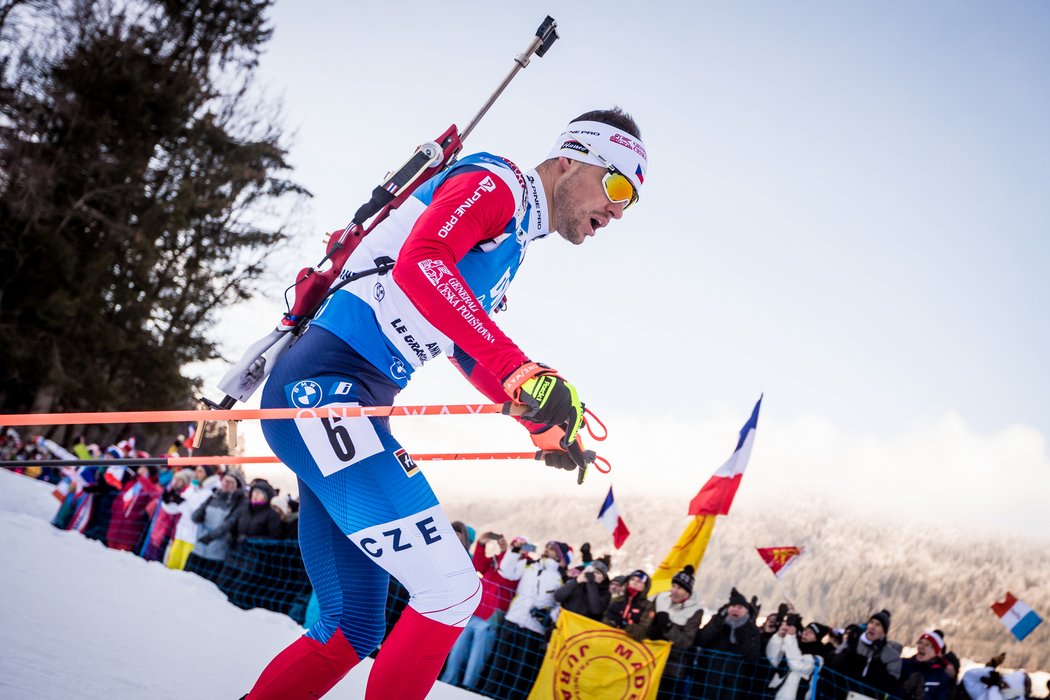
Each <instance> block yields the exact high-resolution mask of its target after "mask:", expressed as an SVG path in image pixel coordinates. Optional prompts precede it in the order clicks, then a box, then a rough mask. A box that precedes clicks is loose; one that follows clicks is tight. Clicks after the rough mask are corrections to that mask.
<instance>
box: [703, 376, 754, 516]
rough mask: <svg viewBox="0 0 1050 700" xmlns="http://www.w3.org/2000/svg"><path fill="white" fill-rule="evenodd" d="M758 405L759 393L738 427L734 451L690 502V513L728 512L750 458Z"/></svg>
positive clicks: (717, 513)
mask: <svg viewBox="0 0 1050 700" xmlns="http://www.w3.org/2000/svg"><path fill="white" fill-rule="evenodd" d="M761 407H762V397H761V396H759V397H758V403H756V404H755V408H754V410H752V411H751V417H750V418H748V419H747V423H745V424H744V427H743V428H741V429H740V439H739V440H738V441H737V443H736V449H735V450H733V454H732V455H731V456H730V457H729V459H728V460H726V463H725V464H723V465H722V466H721V467H719V468H718V470H717V471H715V473H714V474H713V475H712V476H711V478H710V479H708V480H707V483H706V484H704V487H703V488H702V489H700V493H698V494H696V496H694V497H693V500H692V501H690V502H689V514H690V515H729V506H731V505H732V504H733V497H734V496H736V490H737V489H738V488H740V480H741V479H742V478H743V477H744V470H745V469H747V461H748V460H749V459H750V458H751V446H752V445H754V443H755V430H756V429H757V428H758V411H759V409H760V408H761Z"/></svg>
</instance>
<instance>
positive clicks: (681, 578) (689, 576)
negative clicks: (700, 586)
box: [671, 564, 696, 594]
mask: <svg viewBox="0 0 1050 700" xmlns="http://www.w3.org/2000/svg"><path fill="white" fill-rule="evenodd" d="M694 571H696V569H694V568H693V567H692V566H691V565H690V564H686V565H685V568H684V569H682V570H681V571H679V572H678V573H677V574H675V575H674V578H672V579H671V583H673V584H676V585H678V586H681V587H682V588H683V589H685V592H686V593H689V594H692V592H693V582H694V581H695V579H694V578H693V572H694Z"/></svg>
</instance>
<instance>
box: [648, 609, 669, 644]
mask: <svg viewBox="0 0 1050 700" xmlns="http://www.w3.org/2000/svg"><path fill="white" fill-rule="evenodd" d="M670 628H671V618H670V617H668V615H667V613H666V612H658V613H656V615H655V616H654V617H653V619H652V620H651V621H650V622H649V632H648V634H647V635H646V636H647V637H648V638H649V639H652V640H653V641H659V640H661V639H667V630H669V629H670Z"/></svg>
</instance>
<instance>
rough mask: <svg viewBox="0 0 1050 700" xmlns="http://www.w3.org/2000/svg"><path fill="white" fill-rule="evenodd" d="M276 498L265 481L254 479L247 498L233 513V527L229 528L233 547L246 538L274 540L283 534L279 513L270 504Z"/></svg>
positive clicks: (272, 488)
mask: <svg viewBox="0 0 1050 700" xmlns="http://www.w3.org/2000/svg"><path fill="white" fill-rule="evenodd" d="M276 497H277V491H276V490H275V489H274V487H273V486H272V485H271V484H270V482H269V481H267V480H266V479H255V480H253V481H252V485H251V488H250V489H249V490H248V498H247V499H246V500H243V501H242V502H241V504H240V506H238V508H237V512H236V513H234V515H233V517H232V520H233V526H232V527H231V528H230V534H231V535H232V542H231V544H233V545H234V546H237V545H238V544H240V543H242V542H244V541H245V540H246V539H248V538H252V537H258V538H263V539H270V540H276V539H280V538H281V536H282V535H283V534H284V523H283V521H282V518H281V513H280V511H278V510H277V508H275V507H274V506H273V505H271V504H270V501H272V500H273V499H274V498H276Z"/></svg>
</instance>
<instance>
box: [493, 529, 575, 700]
mask: <svg viewBox="0 0 1050 700" xmlns="http://www.w3.org/2000/svg"><path fill="white" fill-rule="evenodd" d="M524 547H525V546H524V545H523V546H522V547H511V550H510V551H509V552H507V553H506V554H505V555H504V556H503V562H502V563H501V564H500V572H501V574H502V575H504V576H505V577H506V578H513V574H515V573H516V569H517V568H518V567H522V566H523V567H524V571H523V572H522V574H521V579H520V580H519V581H518V588H517V591H516V593H515V595H514V600H512V601H511V603H510V608H509V609H508V610H507V615H506V617H505V618H504V621H503V624H502V626H501V627H500V630H499V635H498V637H497V638H496V648H495V650H494V651H493V653H492V666H491V667H490V668H489V672H488V674H487V675H486V681H485V690H484V694H485V695H488V696H490V697H497V698H505V699H506V700H524V698H525V697H526V696H528V694H529V691H530V690H531V689H532V684H533V681H534V680H535V679H536V674H537V673H539V670H540V666H541V665H542V663H543V655H544V653H545V652H546V650H547V637H548V635H549V634H550V630H551V626H552V624H553V622H552V612H553V611H554V609H555V607H556V606H557V603H556V602H555V600H554V592H555V591H557V590H558V589H559V588H561V586H562V584H563V583H565V571H566V569H567V567H568V565H569V561H570V559H571V556H572V555H571V553H570V550H569V546H568V545H567V544H565V543H564V542H555V541H551V542H548V543H547V545H546V547H544V550H543V554H542V555H541V556H540V558H539V560H538V561H534V562H527V561H524V556H523V553H524V551H523V550H524ZM515 550H518V551H515Z"/></svg>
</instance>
